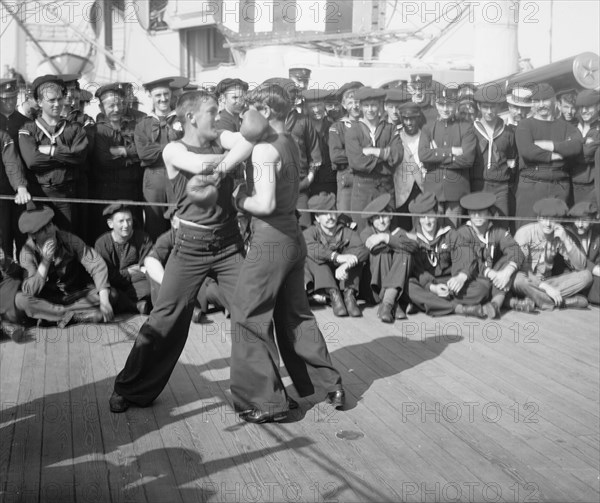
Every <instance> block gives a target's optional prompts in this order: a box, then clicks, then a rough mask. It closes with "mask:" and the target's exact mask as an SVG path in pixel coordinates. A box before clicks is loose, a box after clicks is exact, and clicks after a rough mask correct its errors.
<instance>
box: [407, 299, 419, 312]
mask: <svg viewBox="0 0 600 503" xmlns="http://www.w3.org/2000/svg"><path fill="white" fill-rule="evenodd" d="M418 312H419V310H418V309H417V306H415V305H414V304H413V303H412V302H409V303H408V304H407V305H406V314H417V313H418Z"/></svg>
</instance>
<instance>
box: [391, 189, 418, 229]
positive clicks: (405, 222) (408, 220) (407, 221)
mask: <svg viewBox="0 0 600 503" xmlns="http://www.w3.org/2000/svg"><path fill="white" fill-rule="evenodd" d="M421 193H422V192H421V189H420V188H419V186H418V185H417V184H416V183H413V186H412V190H411V191H410V194H409V196H408V199H407V200H406V201H405V202H404V204H403V205H402V206H398V208H396V211H397V212H398V213H410V211H409V209H408V205H409V204H410V203H411V202H412V201H414V200H415V199H416V198H417V196H418V195H419V194H421ZM413 218H414V217H411V216H409V215H406V216H400V217H394V219H395V221H396V222H397V223H398V225H399V226H400V227H401V228H402V229H404V230H405V231H411V230H412V229H413V227H414V224H413Z"/></svg>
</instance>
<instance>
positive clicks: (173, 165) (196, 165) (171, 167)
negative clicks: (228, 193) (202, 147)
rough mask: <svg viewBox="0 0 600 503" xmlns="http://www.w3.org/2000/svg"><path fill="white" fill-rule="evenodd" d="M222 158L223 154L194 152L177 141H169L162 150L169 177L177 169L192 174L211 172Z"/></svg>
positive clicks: (172, 175) (171, 176)
mask: <svg viewBox="0 0 600 503" xmlns="http://www.w3.org/2000/svg"><path fill="white" fill-rule="evenodd" d="M224 158H225V154H195V153H194V152H190V151H189V150H188V149H187V148H186V147H185V145H183V144H181V143H178V142H172V143H169V144H168V145H167V146H166V147H165V149H164V150H163V159H164V161H165V166H166V167H167V175H168V176H169V178H170V179H172V178H175V177H176V176H177V172H178V171H179V170H183V171H187V172H188V173H193V174H194V175H208V174H211V173H213V172H214V170H215V168H216V166H217V165H218V164H219V163H221V162H222V161H223V159H224Z"/></svg>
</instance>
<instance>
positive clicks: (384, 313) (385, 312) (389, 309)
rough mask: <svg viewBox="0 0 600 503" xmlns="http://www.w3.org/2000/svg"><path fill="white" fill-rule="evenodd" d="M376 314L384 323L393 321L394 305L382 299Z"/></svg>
mask: <svg viewBox="0 0 600 503" xmlns="http://www.w3.org/2000/svg"><path fill="white" fill-rule="evenodd" d="M378 315H379V318H381V321H383V322H384V323H394V306H392V305H391V304H390V303H389V302H385V301H382V302H381V306H380V307H379V313H378Z"/></svg>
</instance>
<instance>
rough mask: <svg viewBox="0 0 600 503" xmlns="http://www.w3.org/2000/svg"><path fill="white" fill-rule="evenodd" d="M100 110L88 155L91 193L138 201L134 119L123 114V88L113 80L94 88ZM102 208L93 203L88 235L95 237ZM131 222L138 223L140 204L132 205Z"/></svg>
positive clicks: (139, 188) (101, 220)
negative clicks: (91, 152)
mask: <svg viewBox="0 0 600 503" xmlns="http://www.w3.org/2000/svg"><path fill="white" fill-rule="evenodd" d="M96 98H98V100H99V102H100V110H101V113H100V114H98V123H97V125H96V138H95V142H94V155H93V156H92V160H93V163H92V171H91V174H90V179H91V182H92V184H91V192H92V196H93V197H94V198H96V199H114V200H119V199H121V200H123V199H124V200H128V201H141V199H142V176H143V173H142V167H141V166H140V158H139V157H138V153H137V149H136V146H135V141H134V131H135V127H136V124H137V122H136V120H135V118H133V117H130V116H128V115H126V113H127V104H126V101H125V100H126V88H125V86H123V84H120V83H113V84H107V85H105V86H102V87H100V88H99V89H98V90H97V91H96ZM102 211H103V208H102V207H101V206H99V205H94V206H93V207H92V208H91V210H90V213H91V215H92V222H93V224H94V225H93V226H92V227H93V229H92V233H93V235H92V237H93V238H94V239H96V238H97V237H98V236H99V235H100V234H101V233H102V231H101V229H103V228H104V225H105V222H106V218H105V217H104V215H102ZM131 212H132V215H133V218H134V222H136V223H137V224H138V225H140V226H141V225H142V222H143V220H142V209H141V207H139V206H137V207H132V208H131Z"/></svg>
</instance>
